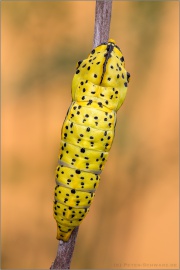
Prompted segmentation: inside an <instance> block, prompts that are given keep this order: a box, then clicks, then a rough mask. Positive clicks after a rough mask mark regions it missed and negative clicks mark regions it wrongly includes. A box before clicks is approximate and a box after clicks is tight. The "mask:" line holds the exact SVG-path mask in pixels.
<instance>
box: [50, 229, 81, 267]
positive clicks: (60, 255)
mask: <svg viewBox="0 0 180 270" xmlns="http://www.w3.org/2000/svg"><path fill="white" fill-rule="evenodd" d="M78 229H79V227H76V228H75V229H74V230H73V232H72V234H71V236H70V238H69V241H68V242H63V241H62V240H60V241H59V245H58V251H57V255H56V259H55V261H54V262H53V264H52V265H51V268H50V269H69V268H70V263H71V258H72V255H73V251H74V247H75V241H76V237H77V233H78Z"/></svg>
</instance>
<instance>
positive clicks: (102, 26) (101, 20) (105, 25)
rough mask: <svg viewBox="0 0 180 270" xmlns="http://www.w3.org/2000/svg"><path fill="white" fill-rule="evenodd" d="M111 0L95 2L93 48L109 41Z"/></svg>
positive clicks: (97, 0)
mask: <svg viewBox="0 0 180 270" xmlns="http://www.w3.org/2000/svg"><path fill="white" fill-rule="evenodd" d="M111 10H112V0H104V1H100V0H96V11H95V12H96V16H95V27H94V43H93V48H95V47H96V46H98V45H99V44H101V43H103V42H107V41H108V39H109V30H110V22H111Z"/></svg>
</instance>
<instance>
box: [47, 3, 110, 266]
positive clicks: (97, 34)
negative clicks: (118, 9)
mask: <svg viewBox="0 0 180 270" xmlns="http://www.w3.org/2000/svg"><path fill="white" fill-rule="evenodd" d="M111 9H112V0H96V13H95V28H94V42H93V48H94V47H96V46H98V45H99V44H101V43H102V42H107V41H108V38H109V29H110V21H111ZM78 229H79V227H76V228H75V229H74V230H73V232H72V234H71V237H70V238H69V240H68V242H63V241H61V240H60V241H59V245H58V250H57V255H56V258H55V260H54V262H53V264H52V265H51V268H50V269H70V263H71V259H72V255H73V251H74V247H75V241H76V237H77V233H78Z"/></svg>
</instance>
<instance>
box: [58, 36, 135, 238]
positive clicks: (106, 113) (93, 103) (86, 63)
mask: <svg viewBox="0 0 180 270" xmlns="http://www.w3.org/2000/svg"><path fill="white" fill-rule="evenodd" d="M129 78H130V74H129V73H128V72H127V71H126V70H125V63H124V57H123V55H122V52H121V50H120V48H119V47H118V46H117V45H116V44H115V41H114V40H112V39H110V40H109V41H108V43H103V44H101V45H100V46H98V47H96V48H95V49H93V50H92V51H91V53H90V55H89V56H88V57H87V58H86V59H85V60H83V61H79V62H78V64H77V68H76V73H75V75H74V78H73V81H72V103H71V106H70V108H69V110H68V113H67V116H66V118H65V121H64V124H63V127H62V131H61V143H60V153H59V161H58V163H59V164H58V166H57V168H56V187H55V195H54V218H55V220H56V222H57V239H59V240H60V239H61V240H63V241H68V239H69V237H70V235H71V233H72V231H73V229H74V228H75V227H76V226H79V224H80V223H81V221H82V220H83V219H84V217H85V216H86V214H87V213H88V211H89V207H90V205H91V203H92V201H93V198H94V195H95V191H96V189H97V187H98V185H99V181H100V174H101V172H102V170H103V168H104V165H105V163H106V161H107V158H108V154H109V150H110V149H111V145H112V142H113V138H114V132H115V124H116V112H117V110H118V109H119V108H120V106H121V105H122V104H123V102H124V99H125V96H126V92H127V86H128V82H129Z"/></svg>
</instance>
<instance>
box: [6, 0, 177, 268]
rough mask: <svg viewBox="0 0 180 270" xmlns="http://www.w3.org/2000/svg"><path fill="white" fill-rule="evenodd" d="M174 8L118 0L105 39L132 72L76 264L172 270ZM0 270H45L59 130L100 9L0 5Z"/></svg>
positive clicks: (51, 239)
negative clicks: (114, 44) (118, 49)
mask: <svg viewBox="0 0 180 270" xmlns="http://www.w3.org/2000/svg"><path fill="white" fill-rule="evenodd" d="M178 5H179V3H177V2H131V1H127V2H114V3H113V10H112V22H111V31H110V37H111V38H114V39H115V40H116V42H117V44H118V45H119V46H120V47H121V49H122V51H123V54H124V57H125V60H126V68H127V70H128V71H129V72H130V73H131V82H130V84H129V89H128V94H127V98H126V101H125V103H124V105H123V107H122V108H121V109H120V111H119V112H118V123H117V126H116V136H115V140H114V144H113V146H112V149H111V153H110V156H109V160H108V162H107V164H106V168H105V170H104V172H103V174H102V177H101V184H100V186H99V188H98V190H97V193H96V198H95V200H94V202H93V205H92V207H91V210H90V213H89V215H88V216H87V217H86V218H85V220H84V221H83V223H82V225H81V226H80V229H79V234H78V238H77V243H76V247H75V252H74V256H73V260H72V265H71V266H72V268H122V269H126V268H131V269H134V268H138V269H140V268H151V269H156V268H161V269H166V268H171V269H172V268H178V267H179V265H178V75H179V70H178V59H179V57H178V40H179V37H178V33H179V29H178V17H179V13H178V12H179V11H178ZM1 6H2V102H1V105H2V108H1V112H2V183H1V187H2V246H1V247H2V268H19V269H26V268H29V269H33V268H41V269H42V268H46V269H47V268H49V267H50V265H51V262H52V261H53V259H54V258H55V255H56V250H57V244H58V242H57V240H56V239H55V237H56V224H55V221H54V220H53V217H52V201H53V190H54V185H55V183H54V170H55V167H56V164H57V156H58V148H59V142H60V130H61V126H62V123H63V120H64V117H65V115H66V111H67V109H68V106H69V105H70V102H71V96H70V90H71V80H72V76H73V73H74V70H75V65H76V62H77V61H78V60H80V59H83V58H85V57H86V56H87V55H88V54H89V52H90V51H91V49H92V40H93V28H94V9H95V2H94V1H93V2H83V1H79V2H78V1H73V2H69V1H67V2H65V1H63V2H50V1H49V2H35V1H32V2H28V1H26V2H23V1H20V2H3V3H2V4H1Z"/></svg>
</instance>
